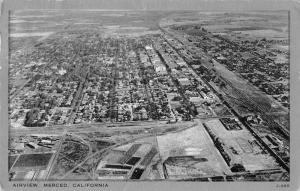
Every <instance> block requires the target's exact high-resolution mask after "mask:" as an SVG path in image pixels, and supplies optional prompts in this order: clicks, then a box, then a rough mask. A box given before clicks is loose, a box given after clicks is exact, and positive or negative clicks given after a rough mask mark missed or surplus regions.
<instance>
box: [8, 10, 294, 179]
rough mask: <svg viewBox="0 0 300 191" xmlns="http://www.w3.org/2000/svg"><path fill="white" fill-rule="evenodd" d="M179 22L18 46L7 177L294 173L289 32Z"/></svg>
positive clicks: (68, 34) (58, 35) (62, 34)
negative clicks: (272, 33) (273, 33)
mask: <svg viewBox="0 0 300 191" xmlns="http://www.w3.org/2000/svg"><path fill="white" fill-rule="evenodd" d="M73 14H74V13H72V15H73ZM134 14H141V15H142V14H146V13H134ZM147 14H149V13H147ZM182 14H183V13H182ZM190 14H191V15H190V17H191V18H189V19H194V15H193V14H194V13H190ZM215 14H216V15H217V16H219V14H221V16H220V18H219V19H223V17H222V15H223V13H218V14H217V13H215ZM224 14H226V13H224ZM272 14H273V13H272ZM280 14H281V13H280ZM70 15H71V14H70ZM128 15H129V16H128ZM282 15H285V14H282ZM125 16H126V17H130V14H127V13H126V14H125ZM142 16H143V15H142ZM147 16H148V15H147ZM227 16H228V15H227ZM250 16H251V14H250ZM250 16H249V17H250ZM176 17H180V18H186V17H187V15H184V16H183V15H181V13H176V14H175V16H174V15H173V16H172V17H166V18H160V19H161V20H160V22H158V23H156V24H155V25H153V26H152V27H153V28H156V31H155V32H153V31H152V32H149V31H143V32H140V34H139V35H136V36H133V35H130V34H129V33H128V34H127V33H126V32H122V30H123V29H122V27H120V26H118V27H111V26H110V27H107V28H105V30H108V31H114V30H116V31H118V33H117V32H116V34H109V35H103V32H101V31H99V30H98V29H93V28H89V30H82V29H78V28H76V27H74V28H67V29H65V30H58V31H56V32H55V33H54V34H52V35H49V36H47V37H45V38H41V39H39V40H37V41H35V40H34V38H33V39H30V38H29V39H27V40H29V41H32V43H31V45H26V46H25V45H24V46H25V48H22V46H20V47H21V48H19V49H18V48H16V47H15V46H12V50H11V55H10V73H9V78H10V79H9V80H10V83H9V88H10V92H9V95H10V104H9V117H10V139H9V142H10V148H9V174H10V180H24V179H25V180H32V181H33V180H74V179H80V180H106V179H118V180H122V179H140V180H149V179H150V180H164V179H170V180H184V181H274V180H280V181H287V180H289V170H290V169H289V163H290V160H289V159H290V153H289V152H290V151H289V130H290V129H289V118H288V116H289V106H290V102H289V60H288V58H289V50H288V49H286V47H288V45H289V42H288V39H286V38H279V37H276V38H275V37H274V38H273V37H272V38H269V36H267V35H266V37H257V36H255V35H249V34H247V35H245V31H247V30H246V29H247V27H244V28H246V29H244V28H242V29H243V30H244V31H243V32H236V31H234V29H232V30H231V31H229V32H228V31H226V32H224V31H223V32H220V31H214V30H213V29H210V26H206V25H204V24H203V23H202V24H201V23H191V24H190V23H189V24H186V23H185V22H184V24H182V23H180V22H181V21H180V20H179V21H177V20H178V18H176ZM228 17H233V18H235V16H230V15H229V16H228ZM245 17H246V16H245ZM208 18H209V17H208ZM257 18H258V20H259V19H261V20H263V16H261V18H260V16H257ZM284 18H285V17H284ZM168 19H169V20H168ZM209 21H210V20H209V19H208V21H206V22H209ZM212 22H215V21H212ZM249 22H250V21H249ZM170 23H172V24H170ZM216 25H217V24H216ZM74 26H75V25H74ZM126 27H127V28H126V30H125V29H124V30H125V31H127V30H132V31H135V30H137V28H134V27H132V28H131V29H128V28H129V27H128V26H126ZM143 30H144V29H143ZM251 30H252V29H251ZM251 30H250V31H251ZM253 30H254V29H253ZM107 33H108V32H107ZM11 43H12V45H14V43H20V42H18V41H17V40H15V38H12V42H11ZM24 44H25V42H24ZM29 44H30V43H29ZM16 49H17V50H16Z"/></svg>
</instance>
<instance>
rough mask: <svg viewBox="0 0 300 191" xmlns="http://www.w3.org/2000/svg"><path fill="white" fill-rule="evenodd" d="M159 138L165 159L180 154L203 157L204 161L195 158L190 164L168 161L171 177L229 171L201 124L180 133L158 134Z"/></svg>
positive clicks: (163, 158) (212, 174) (159, 144)
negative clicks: (182, 164) (184, 164)
mask: <svg viewBox="0 0 300 191" xmlns="http://www.w3.org/2000/svg"><path fill="white" fill-rule="evenodd" d="M157 140H158V147H159V152H160V155H161V157H162V160H163V161H164V160H167V159H168V158H169V157H179V156H182V157H184V156H191V157H195V158H203V161H197V160H193V161H192V163H191V165H188V166H181V165H180V163H179V164H173V165H169V163H166V164H165V165H166V169H167V173H168V176H169V177H170V178H175V179H176V178H180V177H181V178H182V177H183V176H184V177H190V176H192V177H193V176H198V177H201V176H217V175H222V174H224V173H229V169H228V166H227V165H226V163H225V162H224V160H223V158H222V156H221V155H220V153H219V152H218V150H217V149H216V148H215V146H214V144H213V142H212V140H211V139H210V137H209V135H208V134H207V132H206V130H205V129H204V127H203V126H202V125H201V124H199V125H198V126H197V127H193V128H190V129H188V130H185V131H183V132H180V134H179V133H170V134H168V135H163V136H158V138H157ZM183 171H185V173H184V172H183Z"/></svg>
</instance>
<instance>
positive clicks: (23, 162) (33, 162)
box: [13, 153, 53, 170]
mask: <svg viewBox="0 0 300 191" xmlns="http://www.w3.org/2000/svg"><path fill="white" fill-rule="evenodd" d="M52 154H53V153H44V154H23V155H21V156H20V157H19V158H18V160H17V162H16V163H15V164H14V166H13V168H14V169H22V168H31V169H40V170H42V169H46V167H47V165H48V163H49V161H50V159H51V157H52Z"/></svg>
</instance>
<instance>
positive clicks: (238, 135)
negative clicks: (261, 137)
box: [205, 119, 278, 171]
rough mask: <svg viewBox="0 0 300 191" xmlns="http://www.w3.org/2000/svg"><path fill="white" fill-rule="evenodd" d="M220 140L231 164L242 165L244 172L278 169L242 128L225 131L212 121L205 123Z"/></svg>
mask: <svg viewBox="0 0 300 191" xmlns="http://www.w3.org/2000/svg"><path fill="white" fill-rule="evenodd" d="M205 124H206V125H207V126H208V127H209V128H210V129H211V130H212V131H213V132H214V133H215V134H216V136H218V137H219V138H220V139H222V140H223V142H224V144H225V146H226V147H227V148H228V150H230V151H231V153H229V155H230V157H231V163H234V162H237V163H242V164H243V166H244V167H245V169H246V170H250V171H255V170H266V169H272V168H278V164H277V163H276V162H275V160H274V159H273V157H271V156H270V155H269V154H266V153H264V152H263V150H262V149H261V148H260V146H259V145H258V144H256V143H255V138H254V137H253V136H252V135H251V134H250V132H249V131H248V130H247V129H246V128H245V127H243V126H242V128H243V129H242V130H227V129H226V128H225V127H224V126H223V124H222V123H221V122H220V121H219V120H218V119H214V120H211V121H208V122H206V123H205Z"/></svg>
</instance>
